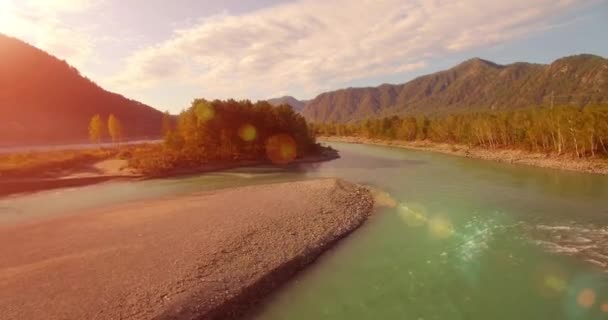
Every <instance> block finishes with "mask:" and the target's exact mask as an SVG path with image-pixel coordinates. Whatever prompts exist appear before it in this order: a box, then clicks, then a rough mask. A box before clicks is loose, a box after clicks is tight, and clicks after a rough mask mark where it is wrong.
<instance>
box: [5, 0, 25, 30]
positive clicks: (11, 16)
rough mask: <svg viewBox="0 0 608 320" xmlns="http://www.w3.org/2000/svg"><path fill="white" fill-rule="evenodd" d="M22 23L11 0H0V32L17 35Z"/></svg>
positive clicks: (22, 26) (22, 25)
mask: <svg viewBox="0 0 608 320" xmlns="http://www.w3.org/2000/svg"><path fill="white" fill-rule="evenodd" d="M24 26H25V25H24V24H23V23H22V22H21V21H20V19H19V17H18V15H17V10H16V8H15V5H14V1H13V0H0V33H4V34H8V35H12V36H19V35H20V34H21V33H22V32H23V31H25V30H22V29H23V28H24Z"/></svg>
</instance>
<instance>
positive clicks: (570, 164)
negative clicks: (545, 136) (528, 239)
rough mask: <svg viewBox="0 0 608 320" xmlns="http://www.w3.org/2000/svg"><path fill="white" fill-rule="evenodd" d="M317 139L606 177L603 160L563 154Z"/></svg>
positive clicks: (607, 169) (607, 163) (427, 143)
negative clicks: (429, 152)
mask: <svg viewBox="0 0 608 320" xmlns="http://www.w3.org/2000/svg"><path fill="white" fill-rule="evenodd" d="M318 140H319V141H325V142H331V141H334V142H346V143H362V144H374V145H382V146H391V147H399V148H406V149H413V150H421V151H431V152H440V153H445V154H451V155H457V156H462V157H468V158H475V159H483V160H492V161H498V162H506V163H513V164H523V165H530V166H536V167H543V168H552V169H561V170H570V171H578V172H587V173H595V174H604V175H605V174H608V160H604V159H586V158H574V157H571V156H566V155H562V156H557V155H550V154H541V153H534V152H526V151H523V150H513V149H494V150H489V149H483V148H471V147H469V146H466V145H454V144H447V143H434V142H430V141H413V142H409V141H397V140H379V139H368V138H362V137H320V138H318Z"/></svg>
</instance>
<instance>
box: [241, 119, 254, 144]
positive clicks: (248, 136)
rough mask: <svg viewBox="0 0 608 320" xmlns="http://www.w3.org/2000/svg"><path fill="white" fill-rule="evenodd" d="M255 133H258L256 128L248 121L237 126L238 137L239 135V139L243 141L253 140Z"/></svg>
mask: <svg viewBox="0 0 608 320" xmlns="http://www.w3.org/2000/svg"><path fill="white" fill-rule="evenodd" d="M257 135H258V133H257V130H256V129H255V127H254V126H252V125H251V124H249V123H248V124H244V125H242V126H241V127H240V128H239V137H241V139H242V140H243V141H246V142H251V141H253V140H255V138H256V137H257Z"/></svg>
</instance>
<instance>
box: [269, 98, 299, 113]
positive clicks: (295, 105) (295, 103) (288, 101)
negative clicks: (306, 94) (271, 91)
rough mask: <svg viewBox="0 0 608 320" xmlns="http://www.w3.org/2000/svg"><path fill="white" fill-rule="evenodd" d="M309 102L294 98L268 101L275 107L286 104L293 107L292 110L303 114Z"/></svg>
mask: <svg viewBox="0 0 608 320" xmlns="http://www.w3.org/2000/svg"><path fill="white" fill-rule="evenodd" d="M307 102H308V101H303V100H298V99H296V98H294V97H292V96H283V97H280V98H274V99H268V103H270V104H271V105H273V106H275V107H278V106H280V105H283V104H286V105H289V106H291V108H292V109H293V111H295V112H301V111H302V109H304V106H305V105H306V103H307Z"/></svg>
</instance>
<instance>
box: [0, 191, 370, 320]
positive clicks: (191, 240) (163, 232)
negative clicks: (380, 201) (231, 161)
mask: <svg viewBox="0 0 608 320" xmlns="http://www.w3.org/2000/svg"><path fill="white" fill-rule="evenodd" d="M372 207H373V200H372V197H371V195H370V193H369V191H367V190H366V189H365V188H363V187H360V186H358V185H355V184H352V183H349V182H346V181H342V180H337V179H320V180H307V181H301V182H290V183H280V184H268V185H258V186H248V187H241V188H235V189H226V190H219V191H213V192H204V193H198V194H193V195H189V196H181V197H173V198H167V199H158V200H151V201H144V202H137V203H129V204H124V205H117V206H113V207H108V208H101V209H97V210H93V211H90V212H83V213H79V214H76V215H65V216H61V217H56V218H52V219H48V220H37V221H30V222H24V223H21V224H18V225H5V226H0V256H1V257H2V259H0V315H1V316H0V318H2V319H19V320H21V319H29V320H36V319H44V320H53V319H235V318H242V317H243V316H246V315H247V314H248V313H249V312H251V311H252V308H255V306H256V305H258V303H259V302H260V301H261V299H263V298H264V297H265V296H266V295H267V294H268V293H270V292H271V291H272V290H273V289H275V288H277V287H278V286H280V285H281V284H282V283H284V282H286V281H287V280H289V278H290V277H292V276H293V275H294V274H295V273H296V272H297V271H299V270H301V269H302V268H303V267H305V266H306V265H308V264H310V263H311V262H312V261H314V260H315V259H316V258H317V257H318V256H319V255H320V254H321V253H322V252H323V251H324V250H326V249H328V248H329V247H330V246H331V245H332V244H334V243H335V242H336V241H338V240H339V239H341V238H342V237H344V236H346V235H347V234H349V233H350V232H351V231H353V230H354V229H356V228H357V227H358V226H360V225H361V224H362V223H363V222H364V221H365V220H366V219H367V218H368V216H369V215H370V214H371V212H372Z"/></svg>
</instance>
